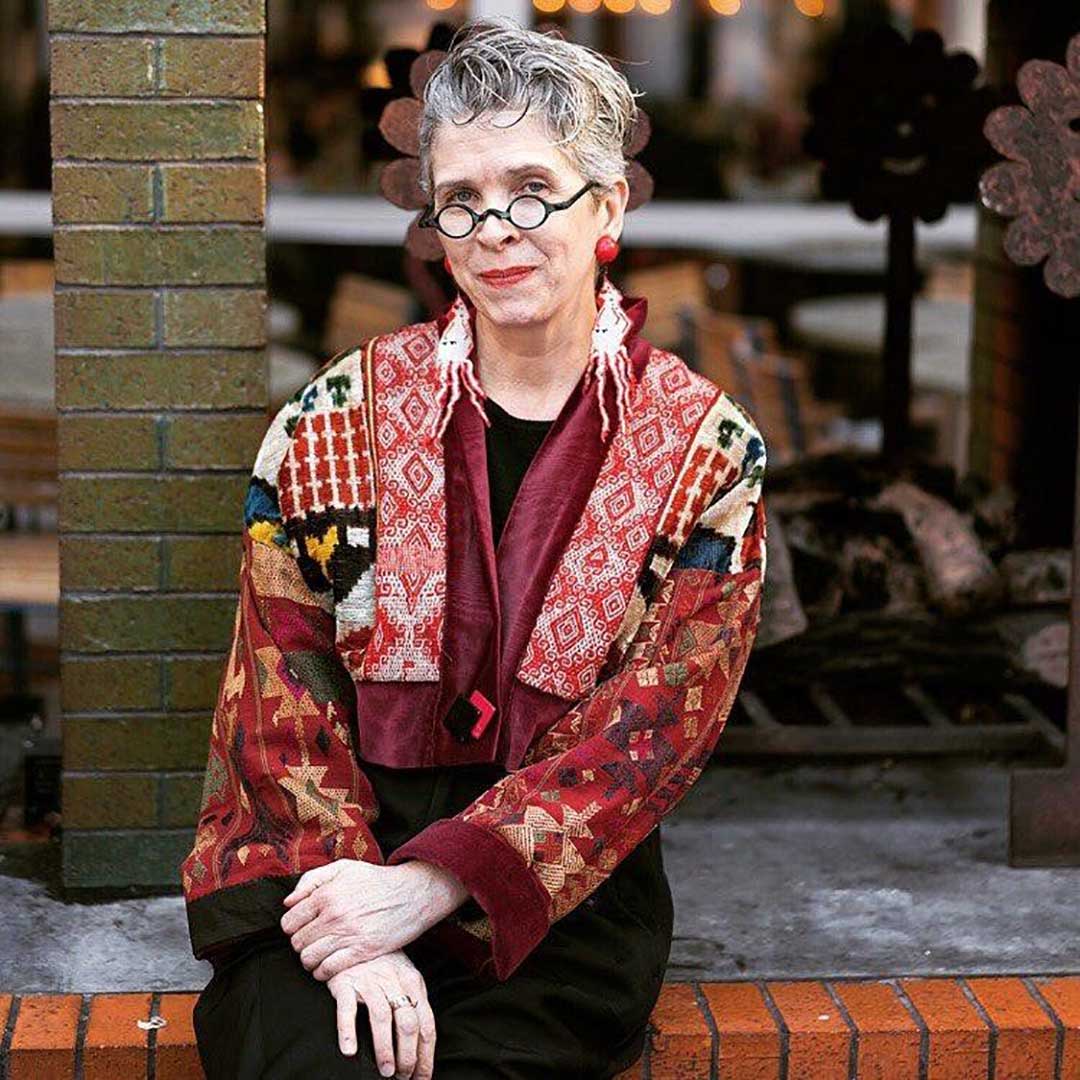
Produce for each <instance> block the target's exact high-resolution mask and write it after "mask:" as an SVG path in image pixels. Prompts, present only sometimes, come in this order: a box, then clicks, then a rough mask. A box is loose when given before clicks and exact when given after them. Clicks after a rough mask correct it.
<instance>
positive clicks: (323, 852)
mask: <svg viewBox="0 0 1080 1080" xmlns="http://www.w3.org/2000/svg"><path fill="white" fill-rule="evenodd" d="M324 370H325V369H324ZM309 400H310V399H309ZM302 410H303V403H302V400H301V397H300V395H298V396H297V397H296V398H294V399H293V400H292V401H291V402H290V403H289V404H287V405H286V406H285V407H284V408H283V409H282V411H281V412H280V413H279V414H278V416H277V417H276V418H275V420H274V421H273V423H272V424H271V426H270V428H269V430H268V432H267V434H266V436H265V438H264V440H263V444H262V447H261V449H260V452H259V456H258V458H257V460H256V464H255V468H254V471H253V475H252V477H251V480H250V484H249V488H248V494H247V500H246V504H245V512H244V530H243V559H242V562H241V567H240V574H239V579H240V582H239V583H240V595H239V600H238V603H237V607H236V615H235V620H234V625H233V631H232V642H231V646H230V649H229V653H228V659H227V662H226V664H225V670H224V672H223V675H222V679H221V682H220V688H219V691H218V698H217V703H216V706H215V709H214V714H213V721H212V725H211V732H210V748H209V756H208V761H207V768H206V778H205V781H204V787H203V796H202V806H201V809H200V814H199V819H198V824H197V828H196V834H195V842H194V847H193V848H192V850H191V852H190V853H189V854H188V855H187V857H186V858H185V859H184V861H183V863H182V865H181V879H182V885H183V891H184V897H185V901H186V905H187V914H188V923H189V930H190V934H191V942H192V948H193V951H194V953H195V955H196V957H198V958H199V959H207V958H210V959H214V958H218V957H221V956H223V955H224V954H225V953H226V952H227V951H228V950H229V947H230V946H231V945H233V944H236V943H238V942H240V941H241V940H243V939H245V938H248V937H250V936H251V935H253V934H260V933H267V932H272V931H273V930H274V929H275V928H277V929H278V930H279V932H280V928H279V925H278V924H279V922H280V919H281V916H282V915H283V914H284V911H285V908H284V906H283V904H282V900H283V898H284V897H285V896H286V895H287V894H288V893H289V892H290V891H291V889H292V887H293V885H294V884H295V882H296V881H297V879H298V878H299V876H300V875H301V874H302V873H303V872H304V871H306V870H308V869H310V868H312V867H314V866H320V865H322V864H324V863H327V862H329V861H332V860H334V859H338V858H349V859H363V860H366V861H369V862H376V863H382V862H383V856H382V852H381V851H380V850H379V845H378V843H377V841H376V840H375V838H374V836H373V835H372V832H371V829H370V824H371V823H372V822H373V821H374V820H375V818H376V816H377V807H376V802H375V797H374V793H373V789H372V787H371V784H370V783H369V781H368V779H367V778H366V777H365V776H364V775H363V773H362V772H361V771H360V769H359V768H358V766H357V763H356V755H355V754H354V752H353V749H352V746H353V735H354V729H355V724H356V716H355V709H356V705H355V688H354V686H353V683H352V680H351V678H350V677H349V674H348V672H347V671H346V669H345V667H344V665H343V664H342V662H341V660H340V658H339V655H338V653H337V651H336V649H335V618H334V598H333V589H332V587H331V584H330V580H329V579H328V577H327V576H326V574H325V573H324V568H326V566H327V563H326V559H325V557H324V555H323V553H322V552H320V550H319V548H318V546H317V545H315V544H313V543H312V542H311V540H310V537H308V538H306V539H305V537H304V535H302V534H301V533H299V532H298V531H297V530H296V528H295V527H294V526H295V524H296V523H295V522H294V521H291V520H290V519H289V517H288V515H287V514H283V512H282V500H281V499H280V498H279V490H280V489H281V487H282V485H283V484H284V483H285V482H286V481H287V476H286V469H287V466H288V459H289V457H290V455H289V449H290V447H291V446H292V443H293V433H294V430H295V428H296V427H297V424H298V421H299V419H300V414H301V412H302Z"/></svg>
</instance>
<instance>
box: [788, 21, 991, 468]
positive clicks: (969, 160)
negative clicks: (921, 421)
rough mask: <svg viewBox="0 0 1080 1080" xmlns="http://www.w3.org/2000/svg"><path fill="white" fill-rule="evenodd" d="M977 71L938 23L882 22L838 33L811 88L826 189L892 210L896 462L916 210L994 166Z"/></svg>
mask: <svg viewBox="0 0 1080 1080" xmlns="http://www.w3.org/2000/svg"><path fill="white" fill-rule="evenodd" d="M978 75H979V65H978V64H977V63H976V62H975V60H974V59H973V58H972V57H971V56H969V55H968V54H967V53H964V52H952V53H946V52H945V48H944V45H943V43H942V40H941V36H940V35H939V34H937V33H936V32H935V31H933V30H920V31H917V32H916V33H915V34H913V35H912V37H911V39H910V41H909V40H908V39H906V38H905V37H904V36H903V35H902V34H900V33H899V32H898V31H897V30H894V29H893V28H891V27H882V28H879V29H877V30H875V31H873V32H872V33H870V34H865V35H853V36H850V37H848V38H846V39H844V40H842V41H841V43H840V45H839V46H838V48H837V51H836V53H835V54H834V56H833V59H832V63H831V65H830V70H829V75H828V78H827V80H826V81H825V82H824V83H822V84H821V85H819V86H816V87H815V88H814V89H813V90H812V91H811V92H810V96H809V101H808V105H809V111H810V114H811V124H810V127H809V129H808V130H807V133H806V136H805V138H804V146H805V148H806V150H807V152H808V153H809V154H811V155H812V156H814V157H817V158H820V159H821V161H822V163H823V168H822V172H821V191H822V194H823V195H824V196H825V197H826V198H827V199H847V200H850V201H851V206H852V209H853V210H854V211H855V214H856V215H857V216H858V217H860V218H862V219H863V220H864V221H874V220H876V219H877V218H879V217H881V216H882V215H883V214H885V215H888V218H889V258H888V265H887V270H886V274H887V279H886V289H885V305H886V306H885V311H886V316H885V342H884V350H883V361H884V370H885V377H884V381H883V403H882V426H883V430H884V446H883V453H884V457H885V459H886V460H887V461H889V462H890V463H892V464H899V463H900V462H901V460H902V459H903V457H904V455H905V454H906V453H907V451H908V448H909V431H910V411H911V309H912V303H913V301H914V295H915V219H916V218H920V219H921V220H923V221H936V220H938V219H939V218H941V217H942V216H943V215H944V214H945V211H946V210H947V209H948V206H949V203H951V202H955V201H957V200H962V199H970V198H972V197H973V196H974V194H975V189H976V180H977V178H978V175H979V171H980V169H981V168H982V167H983V166H985V165H986V164H989V160H990V159H989V153H988V150H989V148H988V147H987V146H986V143H985V141H984V140H983V138H982V126H983V122H984V120H985V118H986V115H987V113H988V112H989V111H990V107H991V105H992V90H991V89H990V88H989V87H987V86H981V85H977V84H976V79H977V78H978Z"/></svg>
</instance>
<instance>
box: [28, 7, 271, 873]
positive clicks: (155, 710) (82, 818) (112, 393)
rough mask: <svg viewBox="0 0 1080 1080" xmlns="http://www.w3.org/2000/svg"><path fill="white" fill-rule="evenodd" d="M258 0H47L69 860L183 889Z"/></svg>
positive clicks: (262, 420)
mask: <svg viewBox="0 0 1080 1080" xmlns="http://www.w3.org/2000/svg"><path fill="white" fill-rule="evenodd" d="M264 4H265V0H50V3H49V32H50V42H51V83H52V101H51V139H52V155H53V225H54V239H55V258H56V293H55V324H56V400H57V407H58V410H59V432H60V446H59V463H60V534H61V537H60V564H61V565H60V582H61V601H60V603H61V611H60V636H61V693H62V706H63V779H62V812H63V826H64V827H63V881H64V885H65V888H66V889H68V890H77V889H119V890H125V889H128V888H130V887H133V886H134V887H137V888H138V889H139V890H140V891H141V890H149V891H163V892H170V891H171V892H178V891H179V888H180V882H179V863H180V861H181V859H182V858H183V857H184V855H186V854H187V852H188V850H189V849H190V846H191V843H192V838H193V836H194V824H195V820H196V816H197V813H198V807H199V800H200V795H201V788H202V774H203V768H204V767H205V764H206V750H207V745H208V739H209V730H210V717H211V712H212V709H213V705H214V701H215V698H216V695H217V687H218V682H219V679H220V675H221V672H222V669H223V663H224V655H225V650H226V648H227V646H228V641H229V635H230V632H231V630H232V620H233V614H234V611H235V606H236V595H237V583H238V577H237V575H238V570H239V565H240V543H239V530H240V523H241V519H242V508H243V499H244V493H245V489H246V478H247V475H248V473H249V470H250V468H251V465H252V462H253V461H254V458H255V454H256V452H257V450H258V446H259V441H260V438H261V436H262V433H263V432H264V431H265V428H266V419H267V417H266V410H267V401H266V394H267V390H266V366H265V352H264V347H265V343H266V342H265V310H266V289H265V238H264V237H265V234H264V218H265V205H266V170H265V157H264V117H263V99H264V69H265V30H266V19H265V10H264Z"/></svg>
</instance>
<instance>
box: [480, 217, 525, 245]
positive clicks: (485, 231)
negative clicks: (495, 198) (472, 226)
mask: <svg viewBox="0 0 1080 1080" xmlns="http://www.w3.org/2000/svg"><path fill="white" fill-rule="evenodd" d="M516 232H517V228H516V227H515V226H514V223H513V222H512V221H508V220H504V219H503V218H500V217H497V216H496V215H495V214H488V216H487V217H486V218H484V220H483V221H481V222H480V224H479V225H477V226H476V238H477V239H478V240H482V241H487V242H488V243H493V242H497V241H499V240H501V239H502V238H503V237H504V236H506V235H507V234H509V233H516Z"/></svg>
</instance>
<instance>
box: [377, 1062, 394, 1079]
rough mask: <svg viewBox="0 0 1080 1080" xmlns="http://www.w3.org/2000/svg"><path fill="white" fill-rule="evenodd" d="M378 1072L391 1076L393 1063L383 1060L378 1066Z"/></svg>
mask: <svg viewBox="0 0 1080 1080" xmlns="http://www.w3.org/2000/svg"><path fill="white" fill-rule="evenodd" d="M379 1072H381V1073H382V1074H383V1076H391V1075H392V1074H393V1072H394V1063H393V1062H392V1061H384V1062H383V1063H382V1064H381V1065H380V1066H379Z"/></svg>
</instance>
